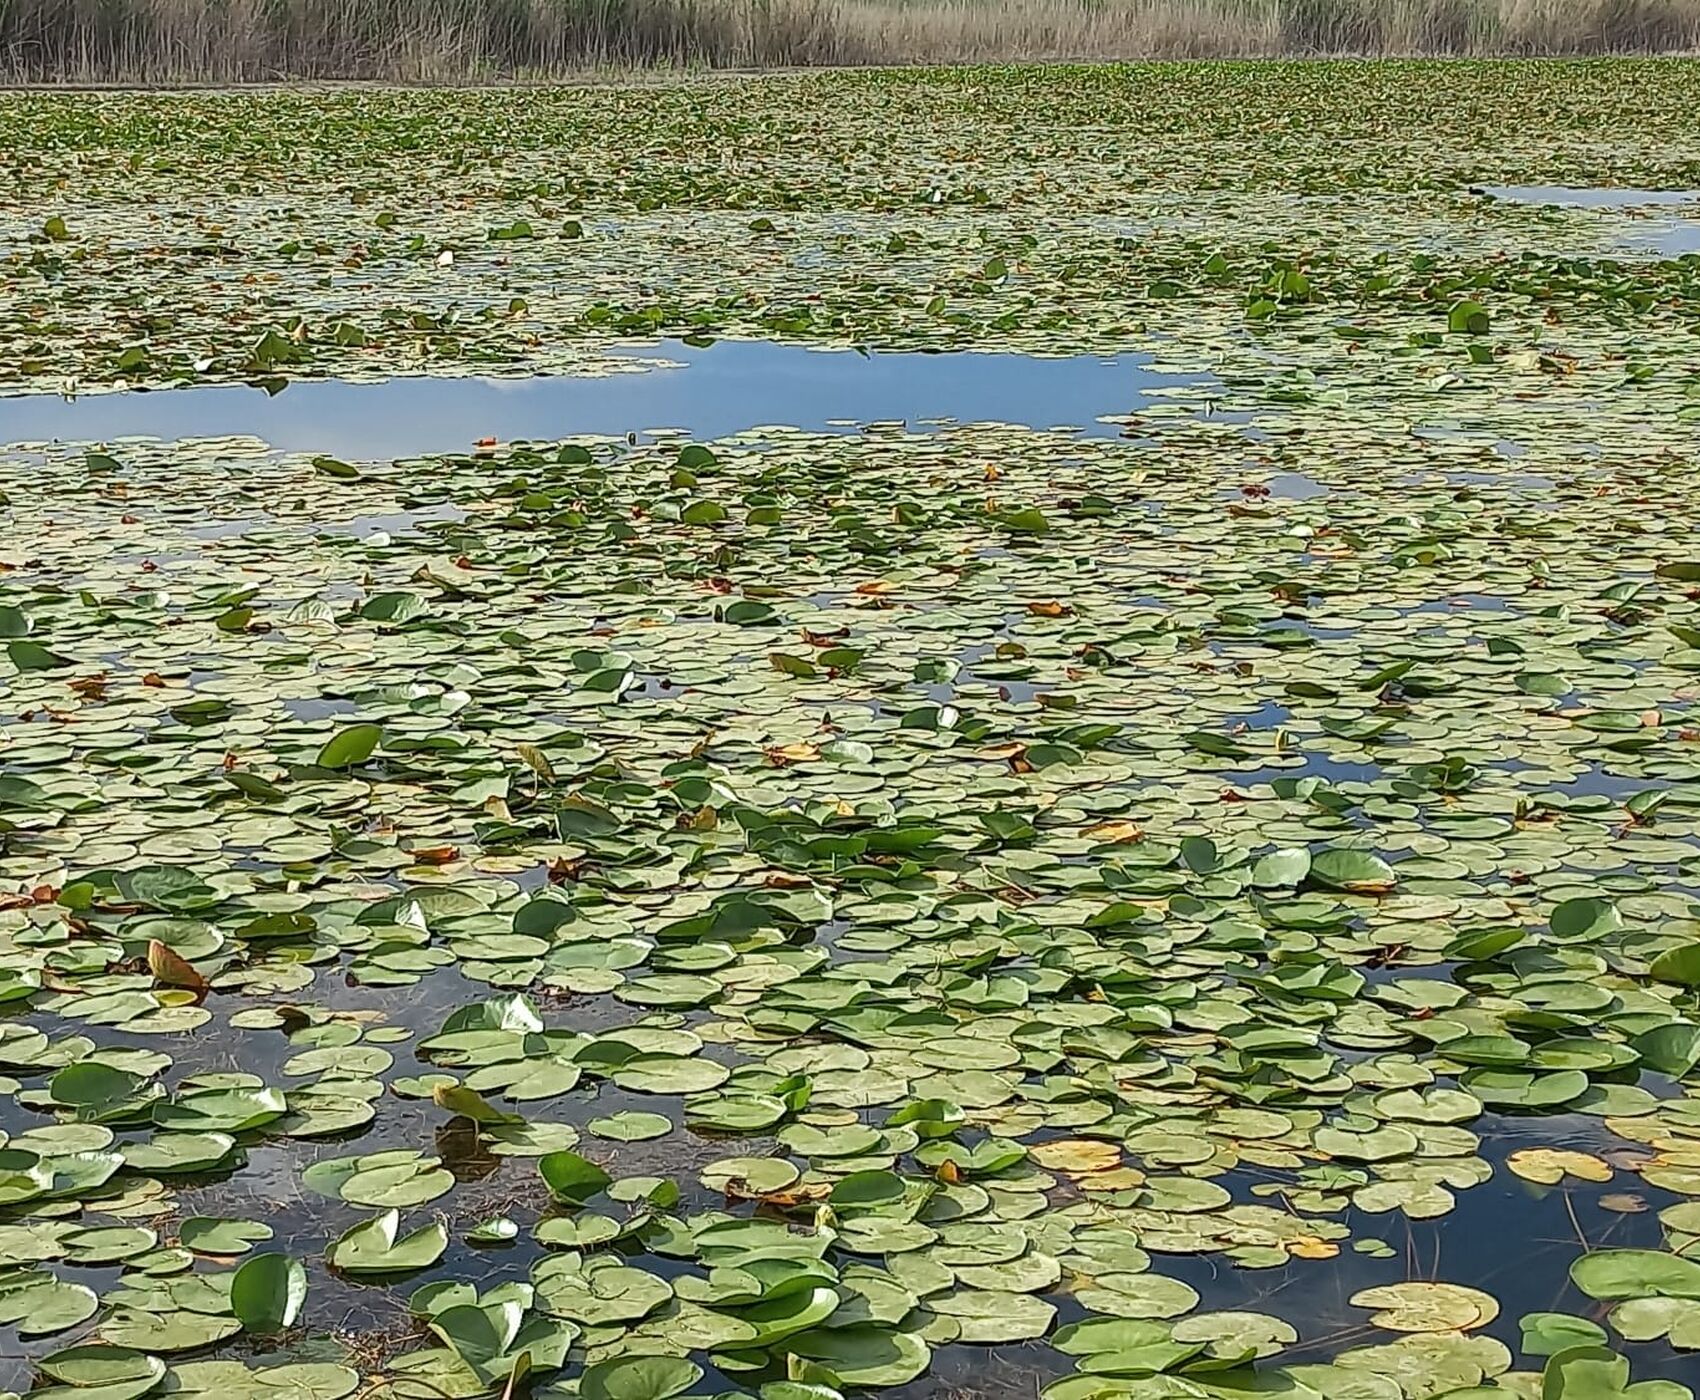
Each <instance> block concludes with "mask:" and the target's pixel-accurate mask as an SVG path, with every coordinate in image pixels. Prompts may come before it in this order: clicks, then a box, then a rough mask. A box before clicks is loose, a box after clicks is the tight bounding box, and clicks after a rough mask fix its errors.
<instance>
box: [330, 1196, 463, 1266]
mask: <svg viewBox="0 0 1700 1400" xmlns="http://www.w3.org/2000/svg"><path fill="white" fill-rule="evenodd" d="M400 1224H401V1213H400V1212H399V1211H395V1210H387V1211H384V1212H383V1213H382V1214H381V1215H378V1216H375V1217H373V1218H372V1219H371V1220H363V1221H361V1222H360V1223H359V1224H358V1225H355V1226H353V1227H352V1228H350V1229H349V1230H347V1231H345V1232H344V1233H343V1235H342V1236H341V1237H340V1238H339V1239H338V1240H337V1242H336V1243H335V1244H334V1245H332V1246H331V1250H330V1261H331V1263H332V1264H334V1265H335V1266H336V1267H337V1268H339V1269H341V1270H342V1271H343V1272H344V1273H349V1274H385V1273H405V1272H409V1271H411V1270H414V1269H425V1268H429V1267H430V1266H431V1265H432V1264H435V1263H436V1262H437V1260H438V1259H440V1258H442V1256H443V1251H444V1250H446V1249H447V1248H448V1247H449V1234H448V1231H447V1230H446V1229H445V1228H444V1227H443V1225H442V1224H441V1223H440V1222H433V1223H431V1224H429V1225H423V1226H421V1227H420V1228H419V1229H417V1230H415V1231H413V1232H412V1233H411V1234H408V1235H402V1236H400V1237H398V1236H397V1233H396V1232H397V1229H398V1227H399V1226H400Z"/></svg>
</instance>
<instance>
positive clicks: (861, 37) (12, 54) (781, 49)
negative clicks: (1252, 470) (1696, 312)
mask: <svg viewBox="0 0 1700 1400" xmlns="http://www.w3.org/2000/svg"><path fill="white" fill-rule="evenodd" d="M1696 48H1700V0H0V80H10V81H13V82H41V83H64V82H121V83H144V84H182V83H203V84H204V83H211V84H222V83H239V82H255V81H265V80H271V79H279V78H337V79H342V78H352V79H359V78H366V79H382V80H389V81H401V82H466V81H481V80H488V79H498V78H526V77H544V76H548V75H551V74H561V73H570V72H580V71H584V70H586V69H593V68H604V67H637V66H672V67H687V66H688V67H703V68H775V67H811V66H824V65H864V64H900V63H971V62H1000V61H1018V60H1027V59H1045V58H1079V59H1117V58H1145V57H1163V58H1188V57H1207V58H1213V57H1230V56H1232V57H1252V56H1270V55H1296V54H1468V55H1488V54H1555V55H1556V54H1599V53H1613V52H1625V53H1647V52H1671V51H1685V50H1693V49H1696Z"/></svg>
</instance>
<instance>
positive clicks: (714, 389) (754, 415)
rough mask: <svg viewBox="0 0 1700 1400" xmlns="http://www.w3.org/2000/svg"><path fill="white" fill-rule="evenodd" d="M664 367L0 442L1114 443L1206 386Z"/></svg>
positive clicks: (15, 412)
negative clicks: (945, 436) (888, 439)
mask: <svg viewBox="0 0 1700 1400" xmlns="http://www.w3.org/2000/svg"><path fill="white" fill-rule="evenodd" d="M629 353H630V356H631V358H633V359H644V358H650V359H653V358H655V357H657V356H660V357H664V358H666V359H668V360H676V361H678V362H679V364H678V366H677V367H674V368H663V369H652V370H648V371H642V370H634V371H633V372H631V373H621V374H614V375H608V376H604V377H600V378H575V377H571V376H565V375H562V376H553V377H544V378H532V379H472V378H429V377H414V378H403V379H390V380H385V381H382V382H379V383H371V384H365V383H351V382H348V381H345V380H300V381H296V382H294V383H291V384H290V385H289V386H288V387H287V388H285V389H284V390H283V391H281V392H280V393H277V394H275V395H270V396H268V395H267V394H266V393H265V391H264V390H261V389H258V388H249V387H246V386H242V385H221V386H214V387H207V388H188V389H172V390H164V391H158V392H153V393H133V392H132V393H114V394H96V395H93V396H90V397H86V398H81V399H63V398H58V397H52V396H47V395H35V396H30V397H25V398H9V399H0V442H33V441H47V440H54V439H58V440H64V441H82V442H102V441H110V440H112V439H115V438H121V437H132V436H134V437H154V438H162V439H167V440H170V439H176V438H185V437H210V436H222V435H225V434H251V435H253V436H255V437H259V438H262V439H263V440H264V441H266V442H267V443H269V444H270V445H271V446H273V447H275V448H278V449H279V450H281V451H308V452H321V453H329V454H331V455H334V456H342V457H354V458H360V457H367V458H370V457H399V456H407V455H410V454H414V453H422V452H445V451H454V450H456V449H460V448H465V447H470V446H471V445H472V444H473V443H475V442H477V441H478V440H480V439H483V438H494V439H497V440H500V441H513V440H515V439H520V438H544V439H553V438H561V437H567V436H571V435H574V434H580V433H589V434H612V435H619V434H624V433H630V432H644V431H646V430H651V429H662V428H677V429H682V430H684V431H686V432H689V433H691V434H692V435H694V436H696V437H701V438H709V437H723V436H726V435H728V434H731V433H737V432H742V431H744V430H746V429H749V428H755V427H762V426H767V425H772V424H786V425H789V426H791V427H794V428H811V429H821V428H828V427H854V426H856V425H859V424H865V423H874V422H880V423H884V422H903V423H907V424H908V425H910V426H911V427H914V426H917V425H920V426H925V425H926V424H927V423H929V422H933V421H937V420H949V419H955V420H957V421H960V422H981V421H995V422H1003V423H1020V424H1024V425H1026V426H1028V427H1034V428H1050V427H1071V428H1078V429H1080V430H1081V431H1083V432H1085V433H1088V434H1092V435H1094V436H1105V437H1115V436H1118V435H1120V434H1121V432H1122V428H1121V426H1120V425H1119V424H1113V423H1100V422H1097V421H1096V420H1097V419H1098V418H1099V417H1100V416H1102V415H1123V414H1129V413H1134V412H1137V411H1139V410H1140V409H1142V408H1149V407H1151V406H1152V405H1153V404H1154V403H1163V402H1168V400H1166V399H1164V398H1155V397H1153V391H1156V390H1165V389H1174V388H1177V387H1187V388H1194V389H1203V390H1209V389H1211V388H1214V387H1216V386H1215V381H1213V380H1211V379H1209V378H1208V377H1199V376H1194V377H1187V376H1180V375H1174V374H1165V373H1159V372H1157V371H1155V370H1152V369H1150V368H1149V365H1150V363H1151V361H1150V357H1149V356H1145V355H1131V354H1130V355H1118V356H1112V357H1098V356H1070V357H1066V358H1057V359H1045V358H1040V357H1037V356H1033V355H1019V354H957V355H927V354H913V353H894V354H867V355H863V354H859V353H856V352H854V351H849V350H845V351H822V350H809V349H804V348H802V347H799V346H794V345H775V344H770V343H766V342H757V341H721V342H718V343H717V344H715V345H712V346H709V347H707V348H705V349H694V348H692V347H689V346H685V345H680V344H676V343H668V344H664V345H662V346H659V347H651V348H648V349H634V350H632V351H630V352H629Z"/></svg>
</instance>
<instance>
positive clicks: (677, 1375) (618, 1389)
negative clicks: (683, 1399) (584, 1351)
mask: <svg viewBox="0 0 1700 1400" xmlns="http://www.w3.org/2000/svg"><path fill="white" fill-rule="evenodd" d="M701 1379H702V1367H701V1366H698V1365H697V1364H696V1363H695V1362H692V1361H687V1360H685V1359H684V1358H683V1357H679V1356H625V1357H619V1358H617V1359H615V1360H613V1361H603V1362H599V1363H598V1364H596V1365H595V1366H587V1367H585V1371H584V1374H583V1375H582V1376H581V1377H580V1378H579V1385H578V1392H579V1394H580V1395H581V1396H583V1397H584V1400H672V1397H673V1396H675V1395H682V1394H684V1393H685V1391H687V1390H689V1389H690V1388H691V1387H692V1386H693V1385H695V1384H696V1383H697V1382H698V1381H699V1380H701Z"/></svg>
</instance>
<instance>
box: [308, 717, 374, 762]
mask: <svg viewBox="0 0 1700 1400" xmlns="http://www.w3.org/2000/svg"><path fill="white" fill-rule="evenodd" d="M383 737H384V731H383V729H382V728H381V727H380V726H378V725H376V724H353V725H350V726H349V727H348V728H346V729H343V730H339V731H338V732H337V733H336V734H335V735H333V736H332V737H331V738H330V739H329V740H327V741H326V743H325V746H324V747H323V748H322V749H320V750H319V756H318V758H317V759H315V760H314V761H315V762H316V763H317V764H318V766H319V767H320V768H354V767H357V766H358V765H360V764H362V763H364V762H366V760H367V759H369V758H370V757H371V756H372V755H373V754H374V753H376V752H377V749H378V745H379V744H380V743H381V742H382V741H383Z"/></svg>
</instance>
